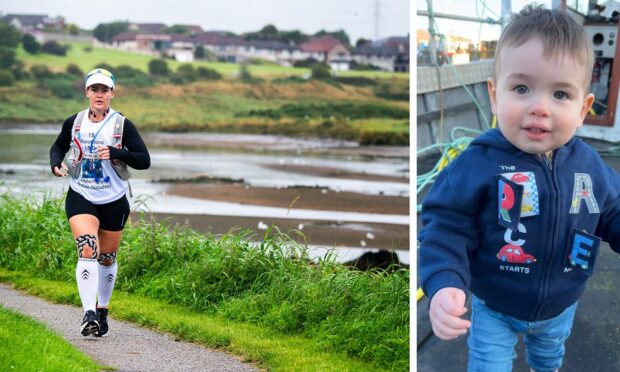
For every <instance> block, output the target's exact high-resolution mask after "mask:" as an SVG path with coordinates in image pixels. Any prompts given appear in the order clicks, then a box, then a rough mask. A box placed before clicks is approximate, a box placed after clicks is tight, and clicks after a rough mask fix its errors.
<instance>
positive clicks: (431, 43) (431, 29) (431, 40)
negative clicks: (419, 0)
mask: <svg viewBox="0 0 620 372" xmlns="http://www.w3.org/2000/svg"><path fill="white" fill-rule="evenodd" d="M426 7H427V8H428V14H429V15H430V16H429V17H428V47H429V51H430V54H431V64H432V65H433V66H439V63H438V61H437V46H436V45H435V25H434V23H435V18H434V16H433V0H426Z"/></svg>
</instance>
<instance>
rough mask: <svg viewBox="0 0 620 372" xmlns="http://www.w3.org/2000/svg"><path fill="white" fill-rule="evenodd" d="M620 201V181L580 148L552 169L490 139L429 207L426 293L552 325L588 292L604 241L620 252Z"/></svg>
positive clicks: (443, 178)
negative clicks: (456, 293)
mask: <svg viewBox="0 0 620 372" xmlns="http://www.w3.org/2000/svg"><path fill="white" fill-rule="evenodd" d="M619 197H620V178H619V177H618V174H617V173H616V172H615V171H614V170H613V169H611V168H610V167H609V166H607V165H606V164H605V163H604V162H603V161H602V159H601V158H600V156H599V155H598V153H597V152H596V151H595V150H594V149H593V148H591V147H590V146H588V145H587V144H585V143H584V142H583V141H581V140H580V139H578V138H576V137H574V138H572V139H571V140H570V141H569V142H568V143H567V144H566V145H564V146H562V147H560V148H559V149H556V150H555V151H554V153H553V157H552V160H549V159H547V158H546V157H544V156H539V155H533V154H528V153H525V152H523V151H521V150H519V149H518V148H516V147H515V146H514V145H513V144H511V143H510V142H509V141H508V140H507V139H506V138H505V137H504V136H503V135H502V134H501V132H500V131H499V130H497V129H492V130H489V131H487V132H486V133H484V134H482V135H481V136H479V137H478V138H476V139H475V140H474V141H473V142H472V143H471V144H470V145H469V147H468V148H467V150H465V151H464V152H463V153H462V154H461V155H459V156H458V157H457V158H456V160H455V161H454V162H453V163H452V164H450V165H449V166H448V167H447V168H446V169H445V170H443V171H442V172H441V173H440V174H439V176H438V177H437V180H436V182H435V183H434V185H433V187H432V189H431V190H430V192H429V194H428V195H427V196H426V198H425V200H424V203H423V205H422V223H423V228H422V230H421V231H420V234H419V236H418V239H419V241H420V250H419V259H420V263H419V275H420V278H421V281H422V288H423V290H424V292H425V293H426V294H427V295H428V297H429V298H432V296H433V295H434V294H435V293H436V292H437V291H438V290H439V289H441V288H444V287H456V288H461V289H463V290H464V291H466V290H467V289H470V290H471V291H472V292H473V293H474V294H475V295H476V296H477V297H479V298H481V299H483V300H485V303H486V305H487V306H488V307H490V308H492V309H494V310H497V311H499V312H501V313H504V314H506V315H509V316H512V317H515V318H517V319H521V320H525V321H537V320H544V319H549V318H552V317H554V316H556V315H558V314H559V313H561V312H562V311H563V310H564V309H566V308H567V307H568V306H570V305H572V304H573V303H574V302H575V301H577V300H578V299H579V297H580V296H581V294H582V293H583V291H584V289H585V286H586V281H587V279H588V278H589V276H590V275H591V273H592V269H593V267H594V262H595V259H596V256H597V254H598V242H599V238H600V239H602V240H604V241H607V242H609V244H610V245H611V248H612V249H613V250H614V251H616V252H620V199H619Z"/></svg>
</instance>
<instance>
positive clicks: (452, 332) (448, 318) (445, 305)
mask: <svg viewBox="0 0 620 372" xmlns="http://www.w3.org/2000/svg"><path fill="white" fill-rule="evenodd" d="M466 298H467V297H466V296H465V292H463V290H461V289H459V288H452V287H447V288H442V289H440V290H439V291H437V293H435V295H434V296H433V298H432V299H431V307H430V309H429V312H428V313H429V317H430V318H431V324H432V325H433V332H435V335H436V336H437V337H439V338H441V339H442V340H452V339H455V338H457V337H458V336H460V335H462V334H465V333H467V329H468V328H469V327H470V326H471V322H470V321H469V320H465V319H461V318H460V317H461V316H463V315H464V314H465V313H466V312H467V308H466V307H465V300H466Z"/></svg>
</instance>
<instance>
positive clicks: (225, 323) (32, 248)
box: [0, 195, 409, 370]
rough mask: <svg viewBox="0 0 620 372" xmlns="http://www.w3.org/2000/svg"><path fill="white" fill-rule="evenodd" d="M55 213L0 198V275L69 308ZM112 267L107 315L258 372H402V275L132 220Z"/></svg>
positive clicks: (66, 241) (277, 244) (68, 245)
mask: <svg viewBox="0 0 620 372" xmlns="http://www.w3.org/2000/svg"><path fill="white" fill-rule="evenodd" d="M62 204H63V201H62V200H60V199H45V200H43V201H42V202H32V201H23V200H17V199H15V198H13V197H11V196H10V195H3V196H1V198H0V221H2V222H3V223H2V224H0V247H2V248H1V249H0V267H4V268H5V269H7V270H12V271H19V272H23V273H28V274H29V275H32V276H35V277H36V278H37V279H45V280H44V281H41V283H40V284H39V285H41V286H42V285H44V284H45V282H46V281H49V280H52V281H56V282H62V283H65V286H62V285H60V284H57V283H52V284H50V285H49V288H47V287H45V288H43V289H42V290H41V293H47V294H48V295H50V296H51V295H52V294H53V293H57V295H54V296H57V298H55V299H57V300H63V301H68V302H70V303H77V291H75V290H74V289H73V288H74V284H73V282H74V270H75V248H74V244H73V241H72V237H71V234H70V232H69V228H68V224H67V221H66V218H65V216H64V211H63V208H62ZM118 260H119V267H120V268H121V269H120V270H119V277H118V281H117V288H118V291H117V292H116V293H115V298H114V304H113V306H114V307H115V310H114V314H115V315H116V314H124V315H120V316H121V317H127V318H126V319H131V320H133V321H137V322H139V323H141V324H145V325H149V326H153V327H160V328H161V329H162V330H167V331H170V332H173V333H175V334H177V335H179V337H183V338H186V339H189V340H200V341H201V342H204V343H205V344H208V345H210V346H218V347H224V348H226V349H227V350H229V351H231V352H234V353H238V354H240V355H244V356H245V357H246V358H247V359H248V360H250V361H256V362H258V363H260V364H261V365H264V366H266V367H267V368H269V369H275V370H281V369H282V370H287V369H293V370H295V369H297V370H326V369H327V370H362V369H364V368H363V366H364V365H365V366H366V367H370V368H371V369H377V370H408V369H409V359H408V358H409V270H408V269H400V270H396V271H393V272H389V271H388V272H386V271H373V272H359V271H353V270H349V269H347V268H346V267H344V266H342V265H341V264H338V263H336V262H335V261H334V260H332V259H331V258H330V257H327V258H326V259H324V260H322V261H320V262H318V263H311V262H310V261H309V260H308V252H307V250H306V248H305V247H302V246H299V245H297V244H296V243H295V242H294V241H292V240H291V239H290V238H288V237H286V236H285V235H282V234H279V233H277V232H274V231H273V230H272V231H270V232H268V234H266V235H265V236H264V237H263V240H262V242H261V243H260V244H256V243H253V239H250V236H249V235H248V233H243V232H242V233H229V234H225V235H223V236H204V235H201V234H199V233H197V232H195V231H192V230H184V229H172V230H168V229H166V228H165V227H164V226H162V225H159V224H151V223H145V222H143V221H140V222H139V223H135V224H133V225H132V226H129V227H128V228H126V230H125V233H124V237H123V242H122V244H121V248H120V254H119V259H118ZM54 288H60V289H54ZM145 309H146V310H145ZM194 329H196V331H194ZM200 330H202V331H200ZM196 332H197V333H196ZM319 360H320V361H324V362H322V363H319ZM319 365H320V366H321V367H317V366H319ZM291 366H298V367H299V368H292V367H291ZM347 366H348V367H347Z"/></svg>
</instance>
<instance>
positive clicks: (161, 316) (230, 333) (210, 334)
mask: <svg viewBox="0 0 620 372" xmlns="http://www.w3.org/2000/svg"><path fill="white" fill-rule="evenodd" d="M0 281H2V282H10V283H12V284H13V285H14V286H15V288H18V289H21V290H25V291H27V292H28V293H30V294H32V295H35V296H39V297H42V298H45V299H47V300H50V301H53V302H56V303H62V304H70V305H75V306H80V299H79V297H78V295H77V291H76V289H75V285H74V284H73V283H67V282H61V281H50V280H45V279H41V278H36V277H32V276H31V274H29V273H24V272H17V271H9V270H5V269H2V268H0ZM111 316H113V317H114V318H115V319H119V320H127V321H130V322H134V323H137V324H140V325H142V326H146V327H148V328H151V329H154V330H158V331H162V332H169V333H172V334H174V335H176V336H178V337H179V339H182V340H186V341H191V342H198V343H200V344H203V345H205V346H207V347H211V348H215V349H220V350H225V351H227V352H230V353H232V354H235V355H238V356H240V357H241V359H242V360H243V361H244V362H248V363H255V364H257V366H258V367H259V368H266V369H269V370H274V371H287V370H288V371H326V370H332V371H361V370H364V369H365V367H366V366H368V364H366V363H363V362H360V361H358V360H355V359H352V358H350V357H348V356H347V355H346V354H344V353H334V352H330V351H329V350H324V349H322V348H321V347H319V346H318V345H317V344H316V343H315V342H313V341H312V340H309V339H307V338H303V337H296V336H290V335H285V334H282V333H279V332H276V331H273V330H270V329H268V328H266V327H261V326H257V325H252V324H246V323H242V322H235V321H229V320H226V319H221V318H218V317H215V316H211V315H207V314H204V313H201V312H197V311H191V310H188V309H187V308H184V307H182V306H176V305H170V304H167V303H165V302H163V301H157V300H153V299H150V298H148V297H145V296H140V295H136V294H130V293H126V292H123V291H116V292H115V293H114V298H113V302H112V307H111ZM1 319H2V318H1V316H0V320H1ZM14 332H23V331H22V330H19V329H9V330H8V331H7V333H6V337H9V338H10V337H14V336H12V335H14V334H20V333H14ZM111 332H112V333H111V334H113V332H114V330H111ZM3 334H4V333H3V331H2V330H0V335H3ZM112 337H113V336H112ZM63 342H64V341H63ZM1 346H2V344H1V343H0V347H1ZM26 350H28V349H26ZM67 355H70V356H71V354H69V353H68V354H67ZM2 364H3V361H2V360H1V359H0V366H1V365H2ZM91 364H92V362H91ZM378 369H383V368H381V367H378ZM25 370H36V368H34V369H25ZM59 370H62V369H59ZM64 370H73V369H71V368H69V369H64ZM77 370H80V369H77ZM85 370H92V368H91V369H85Z"/></svg>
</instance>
